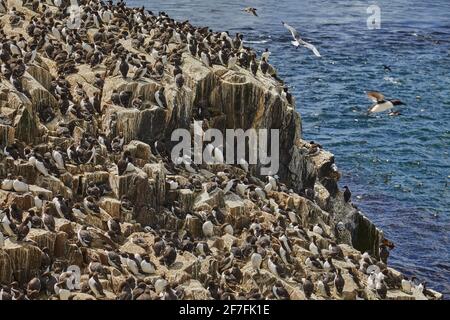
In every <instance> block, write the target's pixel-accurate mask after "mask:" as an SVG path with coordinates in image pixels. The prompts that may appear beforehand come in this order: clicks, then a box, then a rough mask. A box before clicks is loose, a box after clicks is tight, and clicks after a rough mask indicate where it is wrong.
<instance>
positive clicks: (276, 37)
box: [128, 0, 450, 298]
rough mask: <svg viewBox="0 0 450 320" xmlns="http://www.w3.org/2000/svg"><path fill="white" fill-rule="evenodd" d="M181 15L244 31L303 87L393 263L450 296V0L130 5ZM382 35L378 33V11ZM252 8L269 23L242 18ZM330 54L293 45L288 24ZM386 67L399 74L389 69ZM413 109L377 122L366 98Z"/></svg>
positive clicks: (299, 99) (318, 129) (300, 100)
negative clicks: (389, 244) (374, 11)
mask: <svg viewBox="0 0 450 320" xmlns="http://www.w3.org/2000/svg"><path fill="white" fill-rule="evenodd" d="M128 4H129V5H132V6H146V7H147V8H148V9H150V10H152V11H154V12H156V13H157V12H158V11H165V12H167V13H168V14H169V15H170V16H171V17H173V18H175V19H177V20H186V19H189V20H190V21H191V23H193V24H194V25H200V26H205V25H208V26H210V27H211V28H212V29H213V30H216V31H224V30H228V31H229V32H230V33H231V34H234V33H236V32H240V33H243V34H244V36H245V38H244V39H245V40H247V45H249V46H252V47H253V48H255V49H256V50H257V51H258V52H262V50H264V49H265V48H269V50H270V51H271V52H272V55H271V57H270V63H271V64H272V65H274V66H275V67H276V68H277V70H278V73H279V76H280V77H281V78H282V79H284V80H285V81H286V82H287V84H288V85H289V86H290V87H291V91H292V92H293V94H294V95H295V98H296V104H297V109H298V111H299V112H300V113H301V115H302V119H303V133H302V134H303V138H304V139H307V140H314V141H316V142H319V143H320V144H322V145H323V146H324V148H326V149H327V150H329V151H331V152H333V153H334V154H335V156H336V162H337V165H338V167H339V169H340V170H341V171H342V173H343V177H342V180H341V183H342V184H341V185H344V184H347V185H349V186H350V189H351V190H352V193H353V201H354V202H355V203H356V204H357V205H358V206H359V207H360V208H361V209H362V210H363V211H364V212H365V213H366V215H367V216H368V217H369V218H370V219H371V220H372V221H374V222H375V223H376V224H377V226H379V227H380V228H381V229H382V230H384V232H385V235H386V237H387V238H388V239H390V240H392V241H394V242H395V244H396V248H395V249H394V250H393V251H392V252H391V258H390V264H391V265H392V266H393V267H395V268H397V269H399V270H400V271H402V272H404V273H406V274H407V275H409V276H412V275H415V276H416V277H417V278H419V279H420V280H424V281H427V283H428V286H429V287H431V288H435V289H438V290H439V291H441V292H443V293H444V294H445V295H446V296H447V298H448V297H449V294H450V161H449V152H450V125H449V121H450V19H449V17H448V14H449V12H450V1H448V0H435V1H433V2H429V1H418V0H389V1H388V0H383V1H353V0H352V1H349V0H335V1H325V0H315V1H312V0H309V1H307V0H287V1H275V0H264V1H262V0H253V1H242V0H241V1H238V0H227V1H218V0H178V1H174V0H152V1H147V0H144V1H142V0H141V1H139V0H134V1H128ZM374 4H375V5H378V6H379V8H380V10H381V11H380V29H369V28H368V26H367V19H368V17H369V15H370V14H368V13H367V8H368V7H369V6H370V5H374ZM247 6H252V7H256V8H257V9H258V11H257V12H258V15H259V17H254V16H252V15H249V14H246V13H244V12H242V11H241V9H243V8H244V7H247ZM282 20H283V21H286V22H287V23H288V24H290V25H292V26H293V27H295V28H296V29H297V30H298V31H299V32H300V34H301V35H302V37H304V38H305V39H306V40H309V41H310V42H312V43H313V44H314V45H316V46H317V48H318V49H319V51H320V53H321V55H322V58H316V57H315V56H314V55H313V54H312V53H311V52H310V51H309V50H307V49H304V48H299V49H296V48H294V47H293V46H291V45H290V41H291V36H290V34H289V32H288V31H287V30H286V29H285V28H284V27H283V26H282V24H281V21H282ZM383 65H387V66H389V67H390V68H391V70H392V71H391V72H389V71H387V70H385V68H384V67H383ZM369 90H377V91H381V92H383V93H384V94H385V96H386V97H388V98H398V99H400V100H402V101H403V102H404V103H406V105H405V106H403V107H402V108H399V109H398V110H400V111H401V113H402V115H400V116H397V117H390V116H388V115H387V114H380V115H378V116H370V117H368V116H367V115H366V110H367V108H368V107H369V106H370V105H371V102H370V101H369V100H368V99H367V97H366V95H365V91H369Z"/></svg>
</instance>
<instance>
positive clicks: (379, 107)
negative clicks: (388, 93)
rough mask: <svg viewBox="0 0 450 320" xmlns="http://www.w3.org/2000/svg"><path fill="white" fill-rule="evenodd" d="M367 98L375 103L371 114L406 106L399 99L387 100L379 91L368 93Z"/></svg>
mask: <svg viewBox="0 0 450 320" xmlns="http://www.w3.org/2000/svg"><path fill="white" fill-rule="evenodd" d="M367 96H368V97H369V99H370V100H372V101H373V102H374V103H375V104H374V105H373V106H371V107H370V109H369V114H370V113H377V112H383V111H386V110H391V109H392V108H394V106H399V105H404V103H403V102H401V101H400V100H398V99H390V100H388V99H386V98H385V97H384V95H383V94H382V93H380V92H377V91H369V92H367Z"/></svg>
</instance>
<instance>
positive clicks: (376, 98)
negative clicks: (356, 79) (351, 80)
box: [367, 91, 384, 102]
mask: <svg viewBox="0 0 450 320" xmlns="http://www.w3.org/2000/svg"><path fill="white" fill-rule="evenodd" d="M367 96H368V97H369V99H370V100H372V101H373V102H381V101H384V95H383V94H382V93H380V92H378V91H368V92H367Z"/></svg>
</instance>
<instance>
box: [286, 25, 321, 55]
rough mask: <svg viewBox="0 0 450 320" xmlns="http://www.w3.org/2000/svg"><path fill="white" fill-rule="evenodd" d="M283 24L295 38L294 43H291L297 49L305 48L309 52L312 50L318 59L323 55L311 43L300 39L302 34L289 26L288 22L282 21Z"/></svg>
mask: <svg viewBox="0 0 450 320" xmlns="http://www.w3.org/2000/svg"><path fill="white" fill-rule="evenodd" d="M281 23H282V24H283V26H284V27H285V28H286V29H288V30H289V32H290V33H291V34H292V37H293V38H294V41H291V43H292V44H293V45H294V46H295V47H299V46H303V47H305V48H308V49H309V50H311V51H312V52H313V53H314V54H315V55H316V56H317V57H321V55H320V53H319V50H317V48H316V47H315V46H314V45H312V44H311V43H308V42H306V41H303V40H302V38H300V34H299V33H298V31H297V30H295V29H294V28H293V27H291V26H290V25H288V24H287V23H286V22H283V21H282V22H281Z"/></svg>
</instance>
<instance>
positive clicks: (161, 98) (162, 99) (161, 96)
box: [155, 87, 167, 109]
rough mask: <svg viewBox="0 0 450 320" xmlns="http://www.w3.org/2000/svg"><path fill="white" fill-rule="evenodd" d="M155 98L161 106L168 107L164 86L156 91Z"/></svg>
mask: <svg viewBox="0 0 450 320" xmlns="http://www.w3.org/2000/svg"><path fill="white" fill-rule="evenodd" d="M155 100H156V103H157V104H158V106H159V107H160V108H162V109H167V100H166V95H165V88H164V87H161V88H159V90H157V91H156V92H155Z"/></svg>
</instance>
